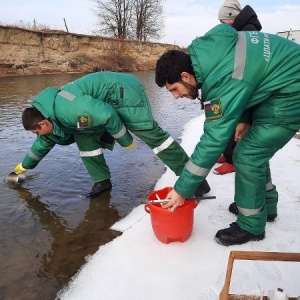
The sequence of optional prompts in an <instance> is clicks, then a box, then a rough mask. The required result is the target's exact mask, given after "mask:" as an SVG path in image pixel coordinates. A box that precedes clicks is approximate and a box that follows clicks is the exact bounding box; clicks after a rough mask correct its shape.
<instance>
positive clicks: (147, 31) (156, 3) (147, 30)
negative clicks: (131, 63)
mask: <svg viewBox="0 0 300 300" xmlns="http://www.w3.org/2000/svg"><path fill="white" fill-rule="evenodd" d="M133 9H134V10H133V11H134V13H133V15H134V21H135V29H134V32H135V38H136V39H137V40H138V41H147V40H149V39H158V38H159V37H160V33H161V30H162V28H163V19H162V12H163V9H162V5H161V1H160V0H135V1H133Z"/></svg>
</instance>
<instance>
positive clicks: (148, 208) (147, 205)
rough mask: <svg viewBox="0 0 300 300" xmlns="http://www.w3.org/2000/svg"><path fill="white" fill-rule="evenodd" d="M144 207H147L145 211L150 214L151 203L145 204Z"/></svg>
mask: <svg viewBox="0 0 300 300" xmlns="http://www.w3.org/2000/svg"><path fill="white" fill-rule="evenodd" d="M144 209H145V212H147V213H148V214H150V207H149V204H145V206H144Z"/></svg>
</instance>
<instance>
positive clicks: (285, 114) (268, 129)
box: [155, 25, 300, 246]
mask: <svg viewBox="0 0 300 300" xmlns="http://www.w3.org/2000/svg"><path fill="white" fill-rule="evenodd" d="M188 53H189V54H186V53H185V52H181V51H176V50H173V51H168V52H166V53H165V54H163V55H162V56H161V57H160V59H159V60H158V62H157V66H156V77H155V81H156V83H157V85H158V86H159V87H163V86H164V87H166V89H167V90H168V91H170V92H171V93H172V95H173V96H174V98H175V99H177V98H179V97H187V98H192V99H194V98H196V97H198V89H200V88H201V92H202V93H201V97H202V100H201V103H202V105H203V107H204V111H205V117H206V120H205V122H204V133H203V135H202V137H201V139H200V141H199V143H198V144H197V146H196V148H195V150H194V152H193V154H192V155H191V158H190V160H189V162H188V163H187V164H186V166H185V168H184V169H183V171H182V173H181V175H180V177H179V179H178V180H177V181H176V183H175V186H174V190H172V191H171V192H170V193H169V195H168V198H169V199H170V201H169V202H168V203H167V204H165V205H164V207H166V208H170V207H172V209H174V207H175V208H176V206H179V205H182V204H183V203H184V199H185V198H187V197H190V196H191V195H193V193H194V191H195V190H196V188H197V186H198V185H199V183H201V182H202V181H203V180H204V179H205V178H206V176H207V175H208V173H209V172H210V170H211V168H212V167H213V165H214V164H215V162H216V161H217V159H218V158H219V157H220V155H221V154H222V153H223V151H224V149H225V147H226V145H227V144H228V141H229V139H230V136H231V135H232V132H234V131H235V140H236V141H238V143H237V146H236V148H235V150H234V153H233V162H234V166H235V169H236V173H235V196H234V201H235V202H236V204H237V207H238V216H237V221H236V222H234V223H232V224H231V225H230V227H229V228H225V229H222V230H219V231H218V232H217V234H216V237H215V238H216V241H217V242H218V243H220V244H222V245H226V246H228V245H234V244H243V243H246V242H248V241H252V240H262V239H264V237H265V226H266V221H267V220H268V221H274V220H275V218H276V217H277V202H278V193H277V191H276V187H275V185H273V184H272V181H271V173H270V168H269V160H270V159H271V158H272V156H273V155H274V154H275V153H276V152H277V151H278V150H279V149H281V148H282V147H283V146H284V145H285V144H287V143H288V141H289V140H290V139H291V138H292V137H293V136H294V134H295V133H296V132H297V131H298V129H299V128H300V45H298V44H296V43H294V42H292V41H289V40H287V39H284V38H282V37H279V36H275V35H271V34H266V33H261V32H254V31H249V32H248V31H245V32H237V31H236V30H235V29H234V28H232V27H231V26H229V25H218V26H216V27H215V28H213V29H212V30H210V31H209V32H208V33H206V34H205V35H204V36H203V37H199V38H196V39H195V40H194V41H193V42H192V44H191V45H190V46H189V47H188ZM250 111H251V112H252V116H251V118H249V116H250V114H249V112H250ZM250 124H251V127H250V129H249V130H248V131H247V129H248V128H249V125H250Z"/></svg>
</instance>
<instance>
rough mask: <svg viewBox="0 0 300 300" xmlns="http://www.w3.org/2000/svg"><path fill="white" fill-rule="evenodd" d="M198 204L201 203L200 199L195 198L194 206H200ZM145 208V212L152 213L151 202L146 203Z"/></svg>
mask: <svg viewBox="0 0 300 300" xmlns="http://www.w3.org/2000/svg"><path fill="white" fill-rule="evenodd" d="M189 200H192V199H189ZM198 204H199V201H197V200H194V208H196V207H197V206H198ZM144 209H145V212H147V213H148V214H150V211H151V209H150V204H149V203H147V204H145V206H144Z"/></svg>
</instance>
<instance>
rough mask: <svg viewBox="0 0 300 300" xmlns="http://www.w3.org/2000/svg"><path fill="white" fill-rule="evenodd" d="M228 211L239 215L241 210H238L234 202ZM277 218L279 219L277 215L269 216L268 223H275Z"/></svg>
mask: <svg viewBox="0 0 300 300" xmlns="http://www.w3.org/2000/svg"><path fill="white" fill-rule="evenodd" d="M228 210H229V211H230V212H231V213H232V214H234V215H237V214H238V213H239V210H238V208H237V206H236V203H235V202H232V203H231V204H230V205H229V207H228ZM276 218H277V214H272V215H268V216H267V222H274V221H275V219H276Z"/></svg>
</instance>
